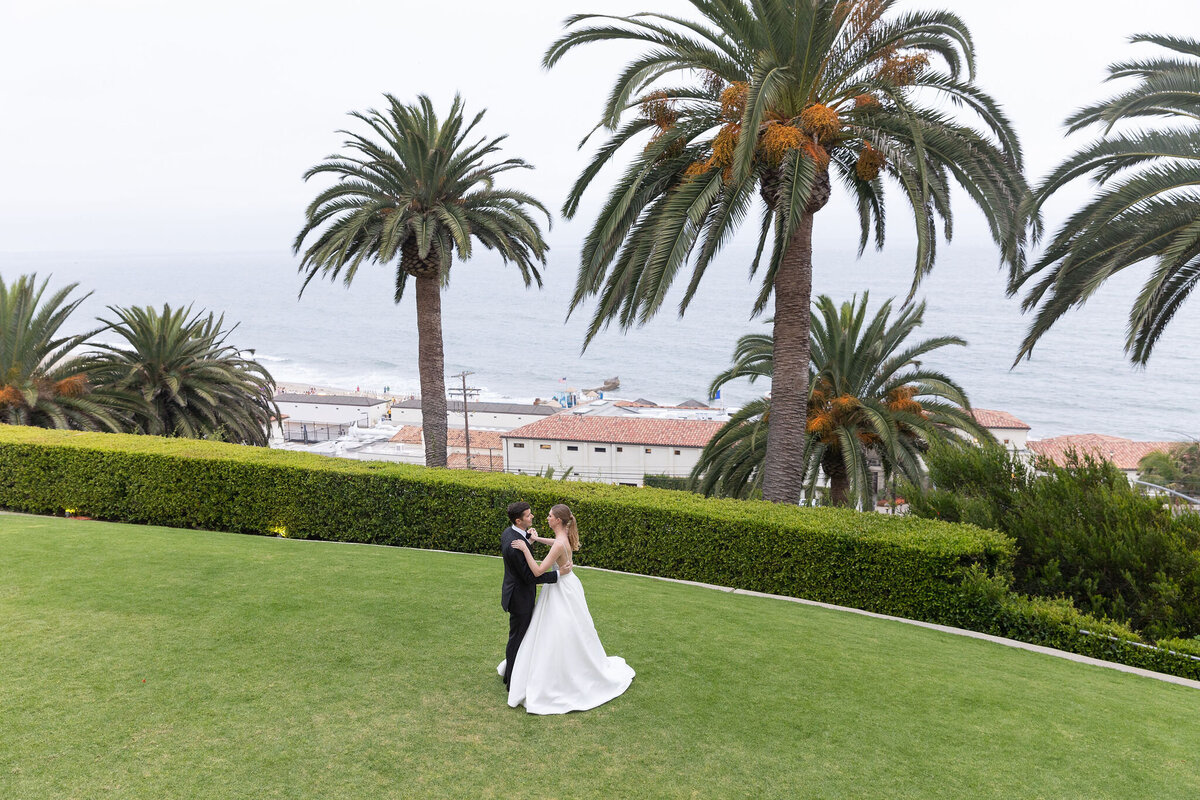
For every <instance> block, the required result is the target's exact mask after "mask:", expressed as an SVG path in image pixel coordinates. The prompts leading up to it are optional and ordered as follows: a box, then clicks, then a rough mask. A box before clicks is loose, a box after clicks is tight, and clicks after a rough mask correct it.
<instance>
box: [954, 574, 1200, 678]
mask: <svg viewBox="0 0 1200 800" xmlns="http://www.w3.org/2000/svg"><path fill="white" fill-rule="evenodd" d="M962 588H963V602H962V604H961V605H960V606H959V607H958V613H957V615H955V616H951V617H949V618H947V619H946V623H947V624H950V625H955V626H957V627H960V628H967V629H969V630H974V631H979V632H981V633H990V634H992V635H994V636H1003V637H1005V638H1007V639H1016V640H1018V641H1021V642H1029V643H1030V644H1040V645H1043V646H1045V647H1053V648H1055V649H1057V650H1066V651H1067V652H1069V653H1078V654H1079V655H1084V656H1091V657H1092V658H1098V659H1101V660H1104V661H1115V662H1117V663H1119V664H1127V665H1129V666H1131V667H1141V668H1142V669H1148V670H1154V671H1156V672H1165V673H1168V674H1170V675H1178V676H1180V677H1182V678H1191V679H1192V680H1200V642H1197V641H1194V640H1179V639H1174V640H1163V641H1160V642H1159V643H1158V646H1157V647H1155V646H1153V645H1150V644H1147V643H1146V642H1145V641H1143V639H1142V638H1141V637H1140V636H1139V635H1138V634H1137V633H1135V632H1134V631H1133V630H1132V629H1131V628H1130V627H1129V626H1128V625H1125V624H1123V623H1119V622H1113V621H1112V620H1106V619H1097V618H1096V617H1092V616H1089V615H1087V614H1084V613H1083V612H1082V611H1080V610H1079V609H1078V608H1076V607H1075V605H1074V604H1073V603H1072V602H1071V600H1070V599H1068V598H1065V597H1058V598H1050V597H1029V596H1026V595H1021V594H1016V593H1014V592H1013V591H1012V590H1011V581H1010V579H1009V578H1008V576H1000V575H986V574H984V573H983V572H982V571H981V570H974V571H973V572H972V573H971V574H970V575H968V576H966V578H965V579H964V581H963V584H962Z"/></svg>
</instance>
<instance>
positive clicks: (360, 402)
mask: <svg viewBox="0 0 1200 800" xmlns="http://www.w3.org/2000/svg"><path fill="white" fill-rule="evenodd" d="M275 403H276V404H277V405H278V406H279V411H280V412H281V414H282V415H283V422H282V427H283V439H284V441H288V442H323V441H328V440H330V439H337V438H338V437H341V436H345V435H346V434H347V433H348V432H349V430H350V428H351V427H363V428H371V427H374V426H375V425H377V424H379V421H380V420H381V419H383V414H384V412H385V411H387V401H386V400H380V399H378V398H375V397H357V396H351V395H337V394H290V393H287V392H284V393H282V394H277V395H275ZM274 430H275V431H276V432H278V430H279V429H278V428H274Z"/></svg>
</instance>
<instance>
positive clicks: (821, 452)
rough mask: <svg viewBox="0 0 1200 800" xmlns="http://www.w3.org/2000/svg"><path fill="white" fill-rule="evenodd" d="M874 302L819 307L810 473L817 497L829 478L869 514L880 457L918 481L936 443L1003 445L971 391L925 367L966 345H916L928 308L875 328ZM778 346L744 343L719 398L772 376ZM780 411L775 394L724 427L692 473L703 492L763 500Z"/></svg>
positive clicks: (835, 490) (891, 469) (881, 316)
mask: <svg viewBox="0 0 1200 800" xmlns="http://www.w3.org/2000/svg"><path fill="white" fill-rule="evenodd" d="M856 299H857V298H856ZM867 300H868V295H867V294H865V293H864V294H863V297H862V300H861V301H857V302H856V301H855V300H852V301H850V302H846V303H843V304H842V305H841V308H840V310H839V309H838V307H837V306H835V305H834V302H833V301H832V300H830V299H829V298H828V297H826V296H824V295H822V296H820V297H818V298H817V300H816V302H815V303H814V306H815V307H816V310H817V314H816V315H815V316H814V317H813V322H812V342H811V352H812V364H811V366H810V370H809V381H808V386H809V396H808V403H807V407H808V415H807V424H806V442H805V448H804V472H803V476H804V481H805V491H806V493H807V494H808V496H809V497H814V496H815V494H816V486H817V481H818V479H819V478H820V473H821V472H824V473H825V475H826V477H827V478H828V479H829V488H830V496H831V500H832V502H833V503H834V504H835V505H855V506H860V507H863V508H865V507H867V506H868V505H869V503H870V502H871V498H872V491H871V482H870V469H869V457H870V456H874V457H875V458H877V459H878V460H879V461H880V463H882V465H883V470H884V475H885V476H887V477H890V476H892V475H894V474H896V473H899V474H900V475H903V476H904V477H905V478H907V479H908V480H910V481H913V482H917V481H919V479H920V476H921V471H922V467H921V460H920V454H921V452H922V451H923V450H924V449H925V448H926V447H927V446H928V443H929V442H931V441H935V440H936V441H942V442H947V443H950V444H966V442H967V440H966V439H964V438H963V437H962V436H960V435H958V434H957V433H955V431H961V432H963V433H966V434H969V435H970V436H972V437H974V438H975V439H976V440H977V441H979V442H994V441H995V440H994V439H993V437H992V435H991V434H990V433H989V432H988V431H987V429H986V428H984V427H982V426H981V425H980V424H979V423H978V422H976V421H975V418H974V416H973V415H972V414H971V411H970V409H971V404H970V401H969V400H968V399H967V394H966V392H965V391H963V389H962V387H960V386H959V385H958V384H956V383H955V382H954V381H953V380H952V379H951V378H950V377H949V376H947V375H945V374H944V373H941V372H939V371H937V370H932V369H929V368H928V367H924V366H922V365H921V359H922V358H924V357H925V356H926V355H927V354H929V353H931V352H933V351H935V350H938V349H940V348H942V347H946V346H949V345H958V346H965V345H966V342H965V341H963V340H962V339H960V338H959V337H957V336H938V337H934V338H932V339H925V340H923V341H920V342H917V343H915V344H910V343H908V340H909V338H910V337H911V336H912V335H913V333H914V332H915V331H916V329H917V328H918V327H920V326H921V324H922V323H923V322H924V317H925V304H924V303H921V304H919V305H916V306H905V307H903V308H901V309H900V311H899V313H898V315H897V316H896V319H895V320H892V319H891V313H892V301H890V300H889V301H887V302H885V303H884V304H883V305H882V306H880V307H879V309H878V310H877V311H876V312H875V315H874V317H872V318H871V319H870V321H869V322H868V321H867ZM772 345H773V343H772V341H771V337H770V336H764V335H750V336H743V337H742V338H741V339H739V340H738V343H737V346H736V348H735V350H734V361H733V365H732V366H731V367H730V368H729V369H728V370H726V371H725V372H723V373H721V374H720V375H718V376H717V377H716V378H715V379H714V380H713V383H712V385H711V386H710V387H709V395H710V396H714V395H715V394H716V392H717V390H718V389H719V388H721V387H722V386H723V385H725V384H726V383H728V382H729V381H732V380H736V379H738V378H748V379H749V380H750V381H751V382H754V381H755V380H756V379H758V378H760V377H770V376H771V373H772V371H773V368H774V352H773V346H772ZM775 404H776V398H775V396H772V397H771V398H769V399H768V398H765V397H764V398H761V399H759V400H756V401H754V402H752V403H749V404H747V405H746V406H745V407H743V408H742V409H740V410H739V411H738V412H737V413H736V414H735V415H734V416H733V417H732V418H731V419H730V421H729V422H727V423H726V424H725V425H724V426H723V427H722V428H721V430H720V431H719V432H718V433H717V435H716V436H715V437H713V439H712V441H711V442H709V444H708V446H707V447H705V449H704V452H703V453H702V455H701V457H700V461H699V463H697V465H696V468H695V469H694V470H693V472H692V482H693V485H694V486H695V487H696V488H697V489H699V490H700V491H702V492H704V493H705V494H710V495H711V494H717V495H723V496H733V497H749V496H752V495H753V494H754V492H755V490H756V489H758V488H759V487H760V486H761V484H762V480H763V472H764V469H763V467H764V464H765V461H766V454H767V453H766V441H767V439H768V437H769V432H770V426H771V425H772V424H774V417H773V415H772V412H773V410H774V406H775Z"/></svg>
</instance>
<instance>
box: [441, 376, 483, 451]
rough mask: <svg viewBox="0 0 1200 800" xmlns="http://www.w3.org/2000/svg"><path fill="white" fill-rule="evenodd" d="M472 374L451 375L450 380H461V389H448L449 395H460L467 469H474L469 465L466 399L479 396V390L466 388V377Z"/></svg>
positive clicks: (468, 417)
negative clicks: (465, 441)
mask: <svg viewBox="0 0 1200 800" xmlns="http://www.w3.org/2000/svg"><path fill="white" fill-rule="evenodd" d="M474 374H475V373H474V372H467V371H466V370H463V371H462V372H460V373H458V374H457V375H451V376H450V377H451V378H461V379H462V388H461V389H450V390H449V392H448V393H449V394H461V395H462V401H463V435H464V436H465V438H466V440H467V469H473V468H474V467H473V466H472V464H471V418H470V415H469V414H468V413H467V398H468V397H474V396H475V395H477V394H479V390H478V389H476V388H475V387H474V386H472V387H471V388H467V376H468V375H474ZM488 466H491V465H490V464H489V465H488Z"/></svg>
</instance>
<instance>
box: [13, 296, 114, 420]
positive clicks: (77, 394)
mask: <svg viewBox="0 0 1200 800" xmlns="http://www.w3.org/2000/svg"><path fill="white" fill-rule="evenodd" d="M49 282H50V281H49V279H47V280H44V281H42V282H41V284H40V285H38V284H37V276H36V275H21V276H20V277H18V278H17V279H16V280H15V281H13V282H12V283H11V284H7V285H6V284H5V282H4V279H3V278H2V277H0V422H4V423H7V424H9V425H33V426H36V427H40V428H74V429H79V430H108V431H116V430H120V429H121V420H120V418H119V417H118V416H117V415H114V413H113V412H112V410H111V409H109V408H107V407H106V406H105V404H104V403H102V402H98V401H97V398H96V396H95V394H94V387H93V386H91V385H90V384H89V382H88V379H87V376H86V375H85V374H84V370H83V367H82V364H81V362H80V360H79V358H78V357H76V356H75V355H73V353H74V351H75V349H76V348H77V347H79V345H81V344H82V343H83V342H84V341H86V340H87V338H88V337H89V336H90V335H92V334H91V333H85V334H80V335H77V336H61V335H59V330H60V329H61V328H62V327H63V325H64V324H65V323H66V321H67V318H68V317H70V316H71V314H72V313H73V312H74V311H75V310H76V309H77V308H78V307H79V304H80V303H82V302H83V301H84V300H86V299H87V298H88V297H89V296H90V294H91V293H90V292H89V293H88V294H85V295H83V296H82V297H77V298H75V299H74V300H70V301H69V302H68V299H67V298H68V297H69V296H70V294H71V292H73V291H75V289H76V288H78V286H79V284H77V283H72V284H70V285H69V286H66V287H64V288H62V289H60V290H58V291H57V292H55V293H54V294H52V295H50V296H48V297H46V296H45V292H46V286H47V285H48V284H49Z"/></svg>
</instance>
